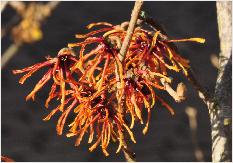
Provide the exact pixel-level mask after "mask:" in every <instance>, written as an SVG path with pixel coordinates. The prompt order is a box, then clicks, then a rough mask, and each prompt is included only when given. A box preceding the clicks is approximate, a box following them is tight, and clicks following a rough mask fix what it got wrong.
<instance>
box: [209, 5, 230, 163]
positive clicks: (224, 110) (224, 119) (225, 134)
mask: <svg viewBox="0 0 233 163" xmlns="http://www.w3.org/2000/svg"><path fill="white" fill-rule="evenodd" d="M216 7H217V20H218V30H219V40H220V55H219V71H218V77H217V82H216V87H215V100H214V103H213V104H212V105H210V107H209V114H210V122H211V130H212V132H211V135H212V160H213V161H214V162H222V161H228V162H231V161H232V150H231V149H232V136H231V135H232V134H231V133H232V117H231V115H232V94H231V90H232V25H231V23H232V11H231V9H232V2H231V1H217V2H216Z"/></svg>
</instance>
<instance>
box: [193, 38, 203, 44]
mask: <svg viewBox="0 0 233 163" xmlns="http://www.w3.org/2000/svg"><path fill="white" fill-rule="evenodd" d="M194 41H196V42H199V43H201V44H204V43H205V39H204V38H194Z"/></svg>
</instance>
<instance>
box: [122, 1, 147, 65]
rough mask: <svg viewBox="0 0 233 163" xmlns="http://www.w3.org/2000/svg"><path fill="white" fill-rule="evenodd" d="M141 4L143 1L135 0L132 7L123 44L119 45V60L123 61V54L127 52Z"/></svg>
mask: <svg viewBox="0 0 233 163" xmlns="http://www.w3.org/2000/svg"><path fill="white" fill-rule="evenodd" d="M142 4H143V1H136V2H135V5H134V9H133V12H132V14H131V19H130V22H129V27H128V29H127V33H126V36H125V39H124V41H123V44H122V47H121V49H120V53H119V59H120V61H121V62H123V60H124V59H125V55H126V53H127V50H128V47H129V44H130V41H131V39H132V36H133V32H134V28H135V25H136V23H137V19H138V16H139V13H140V11H141V7H142Z"/></svg>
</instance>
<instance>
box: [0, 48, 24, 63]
mask: <svg viewBox="0 0 233 163" xmlns="http://www.w3.org/2000/svg"><path fill="white" fill-rule="evenodd" d="M20 46H21V44H11V45H10V47H8V49H7V50H6V51H5V52H4V54H3V56H2V58H1V68H3V67H4V66H5V65H6V64H7V63H8V61H9V60H10V59H11V58H12V57H13V56H14V55H15V54H16V52H17V51H18V49H19V48H20Z"/></svg>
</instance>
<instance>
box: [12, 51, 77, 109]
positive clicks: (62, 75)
mask: <svg viewBox="0 0 233 163" xmlns="http://www.w3.org/2000/svg"><path fill="white" fill-rule="evenodd" d="M75 62H77V59H76V58H75V56H74V54H73V52H72V51H71V50H70V49H68V48H63V49H62V50H60V51H59V53H58V55H57V57H55V58H50V57H47V61H45V62H42V63H37V64H35V65H33V66H30V67H27V68H24V69H22V70H13V73H14V74H20V73H24V72H27V74H25V75H24V76H23V77H22V78H21V79H20V80H19V83H20V84H23V83H24V82H25V81H26V79H27V78H28V77H30V76H31V75H32V74H33V73H35V72H36V71H38V70H39V69H41V68H43V67H49V70H48V71H47V73H45V75H44V76H43V77H42V78H41V80H40V81H39V82H38V83H37V84H36V86H35V87H34V89H33V90H32V91H31V93H30V94H29V95H28V96H27V97H26V100H29V99H31V98H32V99H33V100H34V99H35V95H36V93H37V92H38V91H39V90H40V89H41V88H42V87H43V86H44V85H45V84H46V83H47V82H48V81H49V80H50V79H53V81H54V84H53V86H52V88H51V92H50V95H49V97H48V99H47V101H46V107H48V104H49V101H50V100H51V99H52V98H54V97H56V96H58V97H59V98H60V99H61V107H60V108H59V109H60V110H61V111H63V108H64V102H65V92H66V91H65V83H66V82H71V83H72V82H73V77H72V76H71V74H70V70H69V68H70V67H71V66H73V64H74V63H75ZM57 85H58V86H60V91H59V93H57V94H56V95H55V91H56V86H57Z"/></svg>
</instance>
